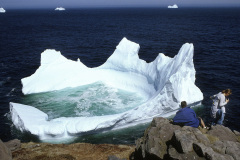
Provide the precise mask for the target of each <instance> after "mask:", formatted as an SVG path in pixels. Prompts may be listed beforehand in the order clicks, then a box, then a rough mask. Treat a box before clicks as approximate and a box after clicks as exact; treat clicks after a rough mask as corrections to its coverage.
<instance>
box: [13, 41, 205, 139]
mask: <svg viewBox="0 0 240 160" xmlns="http://www.w3.org/2000/svg"><path fill="white" fill-rule="evenodd" d="M139 49H140V46H139V44H137V43H134V42H132V41H129V40H128V39H127V38H123V39H122V40H121V42H120V43H119V45H118V46H117V47H116V49H115V51H114V53H113V54H112V55H111V56H110V57H109V58H108V59H107V61H106V62H105V63H104V64H103V65H101V66H99V67H95V68H89V67H87V66H85V65H84V64H83V63H82V62H81V61H80V59H78V60H77V61H73V60H69V59H67V58H65V57H64V56H63V55H61V53H60V52H59V51H55V50H51V49H47V50H45V51H44V52H43V53H42V54H41V64H40V67H39V68H38V69H37V70H36V72H35V73H34V74H33V75H31V76H29V77H26V78H23V79H22V80H21V82H22V85H23V88H22V92H23V93H24V94H25V95H26V94H33V93H40V92H49V91H55V90H61V89H64V88H68V87H77V86H81V85H86V84H92V83H95V82H99V81H100V82H103V83H105V84H107V85H108V86H111V87H113V88H119V89H122V90H126V91H131V92H135V93H138V94H140V95H141V96H142V97H144V102H143V103H142V104H140V105H138V106H137V107H135V108H133V109H130V110H128V111H125V112H123V113H117V114H113V115H103V116H90V117H84V116H83V117H59V118H55V119H51V120H49V119H48V115H47V114H46V113H44V112H42V111H40V110H39V109H37V108H35V107H34V106H29V105H23V104H19V103H13V102H10V115H11V116H10V117H11V119H12V122H13V124H14V125H15V126H16V128H18V129H19V130H21V131H27V132H30V133H32V134H34V135H37V136H39V138H40V139H41V140H49V139H50V140H51V139H58V138H61V139H62V138H72V137H75V136H79V135H80V134H87V133H93V132H101V131H106V130H112V129H118V128H123V127H127V126H131V125H135V124H137V123H142V122H149V121H151V120H152V118H153V117H155V116H162V117H166V116H169V115H171V114H174V113H175V112H176V111H177V109H178V108H179V103H180V102H181V101H183V100H185V101H187V102H188V104H196V103H200V102H201V100H202V99H203V94H202V92H201V91H200V89H199V88H198V87H197V86H196V85H195V72H196V71H195V68H194V64H193V51H194V47H193V44H189V43H186V44H184V45H183V46H182V47H181V49H180V50H179V52H178V54H177V55H176V56H174V57H173V58H170V57H167V56H165V55H164V54H163V53H160V54H159V55H158V56H157V57H156V59H155V60H154V61H153V62H151V63H146V61H144V60H142V59H140V58H139V56H138V51H139Z"/></svg>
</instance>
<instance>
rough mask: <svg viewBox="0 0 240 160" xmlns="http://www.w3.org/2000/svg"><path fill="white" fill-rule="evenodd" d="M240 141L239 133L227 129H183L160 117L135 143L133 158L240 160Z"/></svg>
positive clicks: (185, 127) (219, 127) (187, 127)
mask: <svg viewBox="0 0 240 160" xmlns="http://www.w3.org/2000/svg"><path fill="white" fill-rule="evenodd" d="M239 140H240V134H239V132H237V131H234V132H232V131H231V130H230V129H229V128H227V127H224V126H220V125H217V126H213V127H212V128H211V129H210V130H207V129H202V128H193V127H189V126H184V127H180V126H177V125H173V124H171V122H170V121H169V120H168V119H165V118H161V117H158V118H154V119H153V121H152V123H151V125H150V126H149V127H148V128H147V129H146V130H145V133H144V136H143V137H142V138H139V139H138V140H137V141H136V150H135V153H134V158H135V159H137V160H142V159H151V160H155V159H174V160H186V159H189V160H192V159H195V160H196V159H199V160H200V159H207V160H215V159H216V160H240V143H239Z"/></svg>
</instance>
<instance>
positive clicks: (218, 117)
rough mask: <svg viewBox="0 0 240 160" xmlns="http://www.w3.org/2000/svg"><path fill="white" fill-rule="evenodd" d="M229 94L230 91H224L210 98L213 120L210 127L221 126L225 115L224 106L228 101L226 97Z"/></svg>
mask: <svg viewBox="0 0 240 160" xmlns="http://www.w3.org/2000/svg"><path fill="white" fill-rule="evenodd" d="M231 94H232V90H231V89H226V90H223V91H222V92H219V93H218V94H215V95H213V96H211V97H210V98H211V99H212V100H213V104H212V107H211V117H212V119H213V120H212V121H213V122H212V125H215V124H220V125H222V124H223V120H224V117H225V114H226V109H225V105H226V104H227V103H228V102H229V99H227V98H226V97H228V96H230V95H231Z"/></svg>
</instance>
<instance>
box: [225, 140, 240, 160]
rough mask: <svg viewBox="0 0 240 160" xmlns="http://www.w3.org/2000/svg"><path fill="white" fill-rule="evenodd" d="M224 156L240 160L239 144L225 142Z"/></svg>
mask: <svg viewBox="0 0 240 160" xmlns="http://www.w3.org/2000/svg"><path fill="white" fill-rule="evenodd" d="M225 144H226V154H228V155H231V156H232V157H233V158H234V159H235V160H240V143H238V142H235V143H234V142H231V141H227V142H225Z"/></svg>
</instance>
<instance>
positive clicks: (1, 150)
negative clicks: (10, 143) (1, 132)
mask: <svg viewBox="0 0 240 160" xmlns="http://www.w3.org/2000/svg"><path fill="white" fill-rule="evenodd" d="M0 159H2V160H11V159H12V152H11V151H10V149H9V148H8V147H7V146H6V145H5V144H4V143H3V142H2V140H1V139H0Z"/></svg>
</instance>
